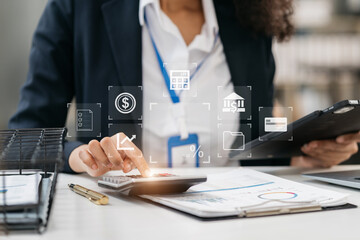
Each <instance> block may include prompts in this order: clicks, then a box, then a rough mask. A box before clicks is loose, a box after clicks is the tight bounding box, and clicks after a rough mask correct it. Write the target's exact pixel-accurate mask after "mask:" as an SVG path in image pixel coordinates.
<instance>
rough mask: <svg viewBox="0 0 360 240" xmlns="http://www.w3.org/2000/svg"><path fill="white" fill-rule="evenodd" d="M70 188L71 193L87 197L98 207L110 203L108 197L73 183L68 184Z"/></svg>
mask: <svg viewBox="0 0 360 240" xmlns="http://www.w3.org/2000/svg"><path fill="white" fill-rule="evenodd" d="M68 186H69V188H70V189H71V191H73V192H75V193H77V194H79V195H81V196H83V197H86V198H87V199H89V200H90V202H93V203H95V204H97V205H106V204H108V202H109V198H108V196H106V195H104V194H101V193H98V192H95V191H93V190H90V189H87V188H85V187H82V186H80V185H77V184H73V183H70V184H68Z"/></svg>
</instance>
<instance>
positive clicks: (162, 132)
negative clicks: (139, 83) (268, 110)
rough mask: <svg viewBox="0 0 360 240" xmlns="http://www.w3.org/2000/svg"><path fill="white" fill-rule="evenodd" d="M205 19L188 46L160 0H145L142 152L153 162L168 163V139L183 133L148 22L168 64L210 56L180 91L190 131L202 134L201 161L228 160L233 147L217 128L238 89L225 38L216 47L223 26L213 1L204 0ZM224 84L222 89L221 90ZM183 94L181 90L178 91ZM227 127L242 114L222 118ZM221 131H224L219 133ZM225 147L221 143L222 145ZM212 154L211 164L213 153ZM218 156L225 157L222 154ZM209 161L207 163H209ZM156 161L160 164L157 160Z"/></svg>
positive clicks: (235, 124)
mask: <svg viewBox="0 0 360 240" xmlns="http://www.w3.org/2000/svg"><path fill="white" fill-rule="evenodd" d="M202 5H203V10H204V16H205V24H204V25H203V27H202V30H201V33H200V34H198V35H197V36H195V38H194V39H193V41H192V42H191V43H190V44H189V45H188V46H187V45H186V43H185V41H184V39H183V37H182V35H181V33H180V31H179V29H178V28H177V26H176V25H175V24H174V23H173V22H172V21H171V19H170V18H169V17H168V16H167V15H166V14H165V13H164V12H163V11H162V10H161V8H160V2H159V0H140V7H139V21H140V25H141V26H142V70H143V73H142V77H143V96H144V97H143V152H144V155H145V159H147V160H148V162H150V161H151V162H150V166H158V167H166V166H167V164H168V155H167V152H168V147H167V141H168V139H169V137H171V136H176V135H177V136H178V135H180V129H179V126H178V122H177V120H176V119H175V117H174V114H173V109H174V104H173V102H172V101H171V98H170V97H169V95H168V89H167V87H166V85H165V81H164V78H163V75H162V73H161V70H160V67H159V63H158V61H157V58H156V54H155V50H154V47H153V45H152V43H151V38H150V35H149V31H148V28H147V25H146V24H145V22H144V13H145V11H146V18H147V22H148V25H149V28H150V32H151V34H152V36H153V39H154V41H155V43H156V46H157V48H158V51H159V53H160V55H161V57H162V59H163V62H164V63H165V64H167V63H168V64H169V65H173V63H180V65H181V64H183V63H184V64H188V65H189V66H190V65H191V66H193V65H198V64H199V63H200V62H201V61H202V60H203V59H204V58H205V57H206V56H207V55H209V57H208V58H207V59H206V61H205V62H204V64H203V65H202V67H201V68H200V70H199V71H198V72H197V73H196V75H195V76H194V78H193V79H192V81H191V82H190V90H184V91H182V93H181V94H180V102H181V104H182V106H183V107H184V109H185V113H186V114H185V121H186V126H187V129H188V131H189V133H196V134H198V136H199V145H201V150H202V151H203V153H204V157H203V158H200V166H221V165H225V164H227V163H228V162H227V159H226V156H227V154H228V152H225V151H223V150H222V146H223V145H222V144H223V143H222V138H220V137H219V136H220V135H221V136H222V132H219V131H218V126H219V122H218V119H217V109H218V108H219V106H220V107H221V106H222V103H223V97H224V96H227V95H229V94H230V93H232V92H234V86H233V83H232V82H231V80H230V79H231V76H230V72H229V68H228V65H227V62H226V58H225V54H224V51H223V46H222V43H221V40H220V39H218V41H217V43H216V46H215V47H214V40H215V38H216V36H217V34H218V31H219V27H218V23H217V19H216V14H215V9H214V6H213V2H212V0H203V1H202ZM219 87H220V88H221V94H219ZM177 93H178V94H179V91H177ZM222 124H226V129H227V130H228V131H237V130H238V128H239V116H238V115H237V114H234V115H232V117H230V118H228V119H222ZM219 134H220V135H219ZM219 146H220V147H219ZM209 156H210V163H207V162H208V157H209ZM218 156H222V157H221V158H219V157H218ZM205 162H206V163H205ZM154 163H156V164H154Z"/></svg>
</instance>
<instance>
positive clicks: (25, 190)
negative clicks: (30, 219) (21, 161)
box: [0, 173, 41, 206]
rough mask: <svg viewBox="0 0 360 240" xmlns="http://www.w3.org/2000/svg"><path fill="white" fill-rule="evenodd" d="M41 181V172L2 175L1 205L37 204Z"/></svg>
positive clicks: (0, 188) (0, 187) (0, 186)
mask: <svg viewBox="0 0 360 240" xmlns="http://www.w3.org/2000/svg"><path fill="white" fill-rule="evenodd" d="M40 181H41V175H40V174H39V173H38V174H31V175H10V176H0V206H3V205H7V206H13V205H25V204H26V205H31V204H37V203H38V195H39V193H38V191H39V190H38V189H39V183H40ZM4 200H5V202H4Z"/></svg>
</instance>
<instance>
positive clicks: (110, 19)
mask: <svg viewBox="0 0 360 240" xmlns="http://www.w3.org/2000/svg"><path fill="white" fill-rule="evenodd" d="M102 12H103V16H104V20H105V26H106V30H107V33H108V36H109V39H110V44H111V48H112V52H113V57H114V60H115V63H116V70H117V72H118V75H119V79H120V85H121V86H124V87H125V88H126V86H141V85H142V66H141V62H142V61H141V56H142V54H141V53H142V49H141V46H142V39H141V26H140V24H139V18H138V16H139V14H138V12H139V1H134V0H112V1H110V2H107V3H104V4H103V5H102Z"/></svg>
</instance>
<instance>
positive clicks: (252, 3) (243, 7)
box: [234, 0, 294, 42]
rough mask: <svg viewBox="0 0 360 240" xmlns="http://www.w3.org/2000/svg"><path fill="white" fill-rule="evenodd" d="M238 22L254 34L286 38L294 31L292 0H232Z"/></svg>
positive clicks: (280, 39)
mask: <svg viewBox="0 0 360 240" xmlns="http://www.w3.org/2000/svg"><path fill="white" fill-rule="evenodd" d="M234 2H235V6H236V11H237V15H238V19H239V21H240V24H241V25H242V26H244V27H246V28H249V29H250V30H251V31H253V32H254V33H255V34H265V35H267V36H273V37H275V38H276V39H277V40H278V41H280V42H281V41H284V40H288V39H289V38H290V37H291V35H292V34H293V32H294V26H293V24H292V21H291V17H292V15H293V12H294V11H293V0H234Z"/></svg>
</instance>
